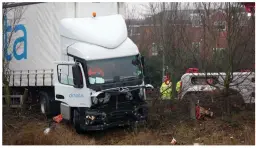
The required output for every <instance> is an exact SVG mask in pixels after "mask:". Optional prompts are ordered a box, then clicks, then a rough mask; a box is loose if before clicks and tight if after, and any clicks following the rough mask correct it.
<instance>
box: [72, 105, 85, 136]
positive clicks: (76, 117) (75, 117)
mask: <svg viewBox="0 0 256 148" xmlns="http://www.w3.org/2000/svg"><path fill="white" fill-rule="evenodd" d="M79 120H80V115H79V112H78V111H77V110H76V109H74V111H73V126H74V127H75V129H76V132H77V133H78V134H82V132H83V130H82V128H81V124H80V122H79Z"/></svg>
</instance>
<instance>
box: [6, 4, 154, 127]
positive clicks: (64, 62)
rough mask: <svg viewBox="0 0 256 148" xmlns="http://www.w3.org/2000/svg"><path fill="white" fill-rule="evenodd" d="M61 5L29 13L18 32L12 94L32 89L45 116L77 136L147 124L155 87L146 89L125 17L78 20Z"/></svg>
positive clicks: (8, 56)
mask: <svg viewBox="0 0 256 148" xmlns="http://www.w3.org/2000/svg"><path fill="white" fill-rule="evenodd" d="M61 5H62V6H59V5H57V4H56V5H53V4H49V3H48V4H45V6H41V7H40V6H34V7H33V8H29V9H27V10H26V12H25V17H24V19H23V21H22V24H19V25H17V26H18V27H17V26H16V27H14V29H15V31H16V32H17V31H18V30H20V31H21V33H20V34H17V35H15V37H16V40H15V39H14V45H13V46H11V47H13V48H11V49H10V50H13V55H12V53H10V52H9V51H8V52H7V53H5V58H6V59H7V60H9V61H10V70H11V71H10V72H11V76H10V86H11V87H12V94H14V93H18V94H19V93H22V92H23V91H24V89H25V88H27V89H28V91H29V94H30V96H31V97H32V98H38V100H40V103H41V111H42V113H44V114H46V115H49V116H54V115H58V114H60V113H61V114H62V116H63V119H66V120H69V121H72V123H73V125H74V127H75V128H76V131H77V132H80V131H82V130H102V129H105V128H108V127H111V126H118V125H124V124H131V123H135V122H138V121H145V120H146V118H147V104H146V101H145V99H146V96H145V89H146V88H152V85H150V84H147V85H145V84H144V73H143V66H144V58H143V57H142V56H141V55H140V53H139V50H138V48H137V46H136V45H135V44H134V43H133V42H132V41H131V40H130V39H129V38H128V37H127V27H126V24H125V20H124V18H123V17H122V15H120V14H113V15H108V16H97V12H96V13H94V14H93V15H94V16H90V17H85V18H75V16H74V15H72V14H73V13H70V12H72V11H71V6H70V5H71V4H69V3H63V4H61ZM57 7H59V8H62V9H59V8H57ZM55 9H58V10H59V11H58V12H56V11H54V10H55ZM68 10H69V11H68ZM31 13H33V14H34V15H33V14H31ZM90 14H91V13H90ZM60 20H61V21H60ZM6 24H7V27H8V22H6ZM6 24H5V25H6ZM17 36H18V37H19V38H17ZM18 42H21V44H22V46H18V48H17V47H16V45H15V44H17V43H18Z"/></svg>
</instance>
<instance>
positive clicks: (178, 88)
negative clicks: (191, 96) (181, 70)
mask: <svg viewBox="0 0 256 148" xmlns="http://www.w3.org/2000/svg"><path fill="white" fill-rule="evenodd" d="M180 87H181V81H178V82H177V83H176V91H177V92H180Z"/></svg>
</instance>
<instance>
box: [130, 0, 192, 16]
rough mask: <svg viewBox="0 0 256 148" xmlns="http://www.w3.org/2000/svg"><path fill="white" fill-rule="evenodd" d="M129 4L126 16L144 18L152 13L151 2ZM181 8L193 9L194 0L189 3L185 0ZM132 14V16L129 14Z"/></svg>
mask: <svg viewBox="0 0 256 148" xmlns="http://www.w3.org/2000/svg"><path fill="white" fill-rule="evenodd" d="M126 4H127V13H128V14H126V17H128V18H131V17H134V18H143V17H144V16H145V15H147V14H149V13H150V9H149V2H131V3H126ZM181 8H182V9H184V8H186V9H188V8H189V9H193V8H194V7H193V2H190V3H187V2H183V3H182V4H181ZM129 15H130V16H129Z"/></svg>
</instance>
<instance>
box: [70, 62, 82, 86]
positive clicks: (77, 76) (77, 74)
mask: <svg viewBox="0 0 256 148" xmlns="http://www.w3.org/2000/svg"><path fill="white" fill-rule="evenodd" d="M72 73H73V81H74V87H75V88H82V87H83V78H82V77H81V71H80V67H79V65H77V64H76V65H73V66H72Z"/></svg>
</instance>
